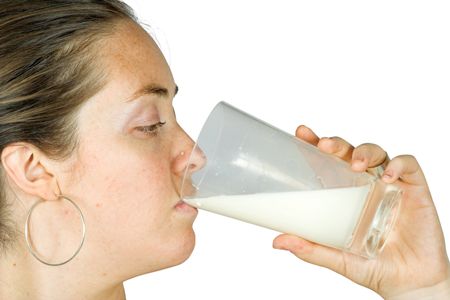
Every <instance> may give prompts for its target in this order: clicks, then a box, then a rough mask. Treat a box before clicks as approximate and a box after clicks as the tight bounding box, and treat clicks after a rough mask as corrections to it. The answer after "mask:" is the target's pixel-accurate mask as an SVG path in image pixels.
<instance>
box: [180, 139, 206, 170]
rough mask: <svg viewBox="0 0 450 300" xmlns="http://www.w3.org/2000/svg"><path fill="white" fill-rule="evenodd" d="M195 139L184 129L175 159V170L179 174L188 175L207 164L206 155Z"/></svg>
mask: <svg viewBox="0 0 450 300" xmlns="http://www.w3.org/2000/svg"><path fill="white" fill-rule="evenodd" d="M194 145H195V143H194V141H193V140H192V139H191V138H190V137H189V136H188V135H187V134H186V133H185V132H184V131H183V130H182V135H181V143H180V146H179V147H176V150H175V152H174V155H175V158H174V160H173V171H174V173H175V174H177V175H178V176H180V177H181V176H183V175H184V172H185V171H187V173H186V176H190V175H191V174H192V173H194V172H196V171H198V170H200V169H201V168H203V167H204V166H205V164H206V156H205V154H204V153H203V151H202V150H201V149H200V147H198V145H195V147H194Z"/></svg>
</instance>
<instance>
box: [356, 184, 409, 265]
mask: <svg viewBox="0 0 450 300" xmlns="http://www.w3.org/2000/svg"><path fill="white" fill-rule="evenodd" d="M401 195H402V192H401V190H400V189H399V188H398V187H396V186H395V185H391V184H386V183H384V182H383V181H381V180H380V179H379V180H377V181H375V182H374V183H373V188H372V190H371V192H370V193H369V195H368V197H367V200H366V201H367V202H366V206H365V208H364V211H363V213H362V215H361V219H360V221H359V224H358V226H357V227H356V230H355V232H354V234H353V239H352V241H351V243H350V244H349V245H348V249H347V250H348V251H349V252H352V253H355V254H358V255H361V256H364V257H366V258H369V259H371V258H375V257H377V256H378V254H379V253H380V252H381V251H382V250H383V248H384V246H385V245H386V241H387V239H388V236H389V233H390V232H391V231H392V228H393V227H394V226H395V223H396V220H397V217H398V215H399V211H400V204H401Z"/></svg>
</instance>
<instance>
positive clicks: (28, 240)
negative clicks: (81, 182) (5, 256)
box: [25, 195, 86, 267]
mask: <svg viewBox="0 0 450 300" xmlns="http://www.w3.org/2000/svg"><path fill="white" fill-rule="evenodd" d="M59 198H62V199H64V200H66V201H68V202H70V203H71V204H72V205H73V206H74V207H75V208H76V210H77V211H78V212H79V214H80V219H81V224H82V234H83V237H82V239H81V243H80V246H79V247H78V248H77V250H76V251H75V253H74V254H73V255H72V256H71V257H70V258H69V259H66V260H64V261H62V262H59V263H49V262H46V261H45V260H43V259H42V258H40V257H39V255H38V254H37V253H36V251H35V250H34V249H33V246H32V245H31V243H30V237H29V235H30V234H29V230H28V227H29V222H30V217H31V214H32V213H33V210H34V209H35V208H36V206H37V205H38V204H40V203H42V202H44V201H37V202H36V203H34V204H33V206H31V208H30V210H29V211H28V215H27V219H26V221H25V242H26V244H27V248H28V251H29V252H30V253H31V254H32V255H33V256H34V258H36V259H37V260H38V261H40V262H41V263H43V264H44V265H47V266H53V267H56V266H62V265H64V264H66V263H68V262H69V261H71V260H72V259H74V258H75V256H77V254H78V253H79V252H80V250H81V247H83V244H84V240H85V237H86V223H85V221H84V216H83V213H82V212H81V209H80V208H79V207H78V205H76V204H75V202H73V201H72V200H70V199H69V198H67V197H65V196H63V195H59V196H58V199H59Z"/></svg>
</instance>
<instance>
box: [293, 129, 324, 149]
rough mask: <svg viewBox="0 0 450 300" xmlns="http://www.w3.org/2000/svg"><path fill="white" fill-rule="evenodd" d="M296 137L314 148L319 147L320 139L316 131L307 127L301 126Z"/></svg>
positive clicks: (296, 132)
mask: <svg viewBox="0 0 450 300" xmlns="http://www.w3.org/2000/svg"><path fill="white" fill-rule="evenodd" d="M295 136H296V137H298V138H299V139H302V140H304V141H305V142H307V143H310V144H311V145H314V146H317V143H318V142H319V137H318V136H317V135H316V134H315V133H314V131H312V130H311V129H310V128H308V127H306V126H305V125H300V126H298V127H297V130H296V131H295Z"/></svg>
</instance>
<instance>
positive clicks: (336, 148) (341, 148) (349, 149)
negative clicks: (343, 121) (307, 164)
mask: <svg viewBox="0 0 450 300" xmlns="http://www.w3.org/2000/svg"><path fill="white" fill-rule="evenodd" d="M317 147H319V149H320V150H322V151H324V152H326V153H330V154H333V155H336V156H337V157H339V158H341V159H343V160H345V161H348V162H350V160H351V158H352V153H353V150H354V149H355V147H353V146H352V145H351V144H350V143H349V142H347V141H346V140H344V139H342V138H340V137H337V136H336V137H331V138H322V139H320V141H319V143H318V144H317Z"/></svg>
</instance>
